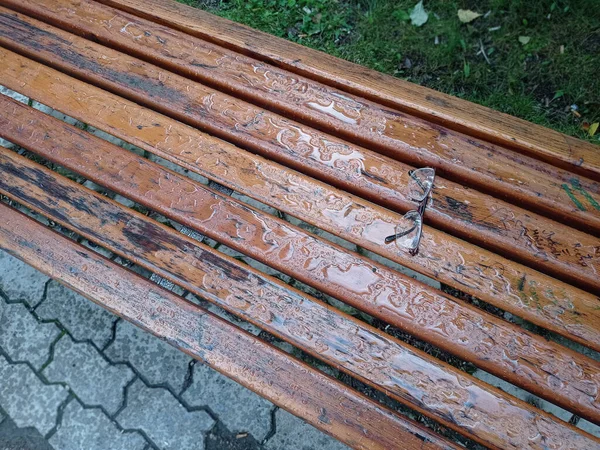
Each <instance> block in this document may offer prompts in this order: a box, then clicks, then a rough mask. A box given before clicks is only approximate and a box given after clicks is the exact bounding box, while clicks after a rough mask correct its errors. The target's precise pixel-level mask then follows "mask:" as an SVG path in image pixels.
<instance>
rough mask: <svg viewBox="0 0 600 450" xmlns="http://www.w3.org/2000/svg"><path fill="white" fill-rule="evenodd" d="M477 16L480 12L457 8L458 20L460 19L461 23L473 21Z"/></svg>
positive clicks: (479, 15)
mask: <svg viewBox="0 0 600 450" xmlns="http://www.w3.org/2000/svg"><path fill="white" fill-rule="evenodd" d="M478 17H481V14H479V13H476V12H474V11H471V10H470V9H459V10H458V20H460V21H461V22H462V23H469V22H473V21H474V20H475V19H477V18H478Z"/></svg>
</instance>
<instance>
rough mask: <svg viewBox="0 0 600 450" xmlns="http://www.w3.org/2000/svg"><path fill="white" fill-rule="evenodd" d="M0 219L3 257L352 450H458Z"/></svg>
mask: <svg viewBox="0 0 600 450" xmlns="http://www.w3.org/2000/svg"><path fill="white" fill-rule="evenodd" d="M0 217H1V218H2V220H0V248H2V249H3V250H4V251H7V252H9V253H11V254H13V255H14V256H16V257H18V258H20V259H22V260H23V261H24V262H26V263H27V264H30V265H32V266H34V267H35V268H36V269H38V270H41V271H42V272H44V273H46V274H47V275H49V276H51V277H53V278H55V279H57V280H58V281H60V282H61V283H63V284H65V285H66V286H68V287H69V288H71V289H74V290H76V291H78V292H79V293H81V294H83V295H84V296H86V297H87V298H88V299H90V300H92V301H93V302H95V303H97V304H98V305H100V306H101V307H103V308H106V309H108V310H109V311H111V312H113V313H115V314H117V315H119V316H120V317H122V318H124V319H125V320H128V321H130V322H132V323H134V324H135V325H137V326H139V327H141V328H143V329H144V330H145V331H147V332H150V333H152V334H154V335H155V336H158V337H159V338H161V339H163V340H165V341H167V342H168V343H169V344H171V345H173V346H174V347H176V348H178V349H179V350H181V351H183V352H185V353H187V354H188V355H190V356H192V357H194V358H196V359H198V360H200V361H203V362H204V363H206V364H208V365H209V366H211V367H212V368H213V369H216V370H218V371H219V372H221V373H223V374H224V375H227V376H228V377H230V378H232V379H233V380H234V381H236V382H238V383H240V384H242V385H244V386H245V387H247V388H248V389H251V390H252V391H254V392H256V393H257V394H259V395H261V396H263V397H265V398H267V399H268V400H270V401H272V402H273V403H275V404H277V405H279V406H281V407H282V408H284V409H286V410H288V411H290V412H291V413H293V414H296V415H298V416H300V417H301V418H302V419H304V420H306V421H308V422H309V423H311V424H312V425H314V426H316V427H317V428H319V429H321V430H323V431H324V432H326V433H328V434H330V435H332V436H334V437H335V438H337V439H339V440H341V441H342V442H345V443H346V444H348V445H350V446H352V447H353V448H360V449H365V450H370V449H382V450H384V449H389V448H397V447H398V446H400V447H402V448H407V449H411V450H412V449H414V450H417V449H422V448H425V449H455V448H457V447H456V446H455V444H453V443H451V442H448V441H447V440H446V439H444V438H442V437H441V436H439V435H437V434H435V433H433V432H431V431H430V430H428V429H427V428H425V427H423V426H421V425H419V424H416V423H415V422H413V421H412V420H409V419H406V418H404V417H400V416H398V415H397V414H396V413H394V412H392V411H390V410H389V409H387V408H385V407H383V406H382V405H380V404H378V403H376V402H374V401H372V400H370V399H368V398H366V397H365V396H363V395H361V394H359V393H357V392H356V391H353V390H351V389H349V388H348V387H346V386H344V385H343V384H342V383H340V382H338V381H336V380H334V379H333V378H331V377H329V376H327V375H324V374H322V373H321V372H319V371H317V370H315V369H313V368H312V367H309V366H308V365H306V364H304V363H302V362H300V361H298V360H297V359H295V358H293V357H291V356H289V355H287V354H285V353H283V352H282V351H281V350H279V349H277V348H275V347H273V346H271V345H269V344H267V343H265V342H263V341H261V340H260V339H258V338H255V337H254V336H252V335H250V334H248V333H246V332H245V331H243V330H241V329H239V328H237V327H236V326H234V325H231V324H230V323H228V322H226V321H225V320H222V319H220V318H218V317H216V316H215V315H213V314H211V313H210V312H208V311H206V310H204V309H202V308H200V307H198V306H196V305H193V304H191V303H189V302H187V301H185V300H183V299H182V298H180V297H177V296H175V295H173V294H171V293H170V292H168V291H166V290H164V289H161V288H159V287H158V286H156V285H155V284H154V283H151V282H149V281H147V280H145V279H143V278H141V277H139V276H138V275H135V274H133V273H132V272H129V271H127V270H126V269H124V268H122V267H120V266H118V265H117V264H115V263H112V262H110V261H108V260H107V259H105V258H103V257H101V256H100V255H98V254H96V253H94V252H93V251H91V250H89V249H87V248H85V247H82V246H80V245H77V244H75V243H74V242H72V241H70V240H69V239H67V238H65V237H64V236H61V235H59V234H57V233H55V232H53V231H51V230H50V229H48V228H47V227H44V226H42V225H40V224H39V223H37V222H36V221H34V220H32V219H30V218H28V217H26V216H24V215H23V214H21V213H18V212H16V211H15V210H13V209H11V208H9V207H8V206H6V205H4V204H0ZM149 300H150V301H149ZM267 380H268V382H267Z"/></svg>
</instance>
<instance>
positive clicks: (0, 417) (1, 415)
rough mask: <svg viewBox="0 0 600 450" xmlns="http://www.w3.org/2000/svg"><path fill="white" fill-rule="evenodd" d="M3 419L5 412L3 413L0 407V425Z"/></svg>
mask: <svg viewBox="0 0 600 450" xmlns="http://www.w3.org/2000/svg"><path fill="white" fill-rule="evenodd" d="M4 419H6V414H4V413H3V412H2V410H1V409H0V425H1V424H2V422H4Z"/></svg>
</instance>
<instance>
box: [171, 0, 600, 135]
mask: <svg viewBox="0 0 600 450" xmlns="http://www.w3.org/2000/svg"><path fill="white" fill-rule="evenodd" d="M179 1H180V2H181V3H185V4H188V5H191V6H196V7H199V8H203V9H205V10H207V11H209V12H212V13H214V14H217V15H219V16H223V17H227V18H229V19H231V20H234V21H236V22H241V23H244V24H246V25H249V26H251V27H253V28H257V29H260V30H262V31H265V32H267V33H271V34H274V35H276V36H280V37H283V38H285V39H289V40H291V41H294V42H298V43H300V44H303V45H306V46H308V47H312V48H315V49H319V50H322V51H325V52H327V53H330V54H332V55H335V56H338V57H340V58H344V59H347V60H350V61H353V62H356V63H358V64H362V65H364V66H367V67H370V68H372V69H375V70H378V71H381V72H385V73H388V74H391V75H394V76H396V77H399V78H403V79H405V80H408V81H411V82H413V83H417V84H421V85H423V86H428V87H431V88H433V89H436V90H439V91H442V92H446V93H448V94H452V95H455V96H458V97H462V98H465V99H468V100H471V101H473V102H476V103H480V104H482V105H486V106H489V107H490V108H493V109H496V110H499V111H503V112H506V113H509V114H512V115H514V116H517V117H521V118H523V119H525V120H529V121H531V122H535V123H538V124H541V125H544V126H547V127H550V128H554V129H556V130H558V131H561V132H563V133H566V134H569V135H572V136H576V137H578V138H582V139H587V140H590V141H593V142H596V143H600V130H598V132H597V133H596V135H595V136H594V137H591V136H589V133H588V131H587V127H588V126H589V124H593V123H595V122H598V121H600V0H573V1H568V0H557V1H553V0H527V1H525V0H512V1H511V0H481V1H474V0H466V1H462V2H458V1H452V0H424V7H425V10H426V11H427V13H428V20H427V22H426V23H425V24H423V25H422V26H419V27H417V26H415V25H412V24H411V21H410V18H409V16H410V13H411V11H412V8H413V7H414V6H415V4H416V0H408V1H406V0H360V1H356V0H221V1H219V0H179ZM461 8H462V9H469V10H472V11H474V12H476V13H480V14H482V15H481V16H480V17H478V18H476V19H475V20H473V21H472V22H470V23H461V21H460V20H459V18H458V15H457V12H458V10H459V9H461ZM484 52H485V54H484ZM572 105H576V106H573V107H572ZM573 109H575V111H576V112H573Z"/></svg>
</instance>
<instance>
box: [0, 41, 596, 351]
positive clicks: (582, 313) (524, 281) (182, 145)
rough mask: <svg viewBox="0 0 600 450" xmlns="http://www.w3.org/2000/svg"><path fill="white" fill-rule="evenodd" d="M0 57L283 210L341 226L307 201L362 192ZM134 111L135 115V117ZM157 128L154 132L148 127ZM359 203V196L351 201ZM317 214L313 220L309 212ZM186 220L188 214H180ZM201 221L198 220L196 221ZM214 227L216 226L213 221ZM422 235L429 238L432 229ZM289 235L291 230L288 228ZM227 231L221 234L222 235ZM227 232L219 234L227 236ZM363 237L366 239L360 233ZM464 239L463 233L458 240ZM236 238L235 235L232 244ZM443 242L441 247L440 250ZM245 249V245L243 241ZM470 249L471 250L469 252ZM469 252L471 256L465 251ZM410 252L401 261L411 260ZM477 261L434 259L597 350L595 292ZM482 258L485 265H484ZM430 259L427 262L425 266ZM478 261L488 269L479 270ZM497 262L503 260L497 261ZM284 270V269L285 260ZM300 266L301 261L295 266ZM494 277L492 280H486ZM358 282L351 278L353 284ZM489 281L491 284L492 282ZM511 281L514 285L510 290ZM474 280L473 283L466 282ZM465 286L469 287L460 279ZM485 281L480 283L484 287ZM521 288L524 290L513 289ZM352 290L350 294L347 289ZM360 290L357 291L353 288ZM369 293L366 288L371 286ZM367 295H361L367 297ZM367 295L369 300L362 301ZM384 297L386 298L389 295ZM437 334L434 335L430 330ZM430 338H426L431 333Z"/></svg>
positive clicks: (11, 72) (31, 84)
mask: <svg viewBox="0 0 600 450" xmlns="http://www.w3.org/2000/svg"><path fill="white" fill-rule="evenodd" d="M0 57H2V58H3V60H4V61H5V64H4V65H3V66H0V83H3V84H5V85H7V86H8V87H11V88H13V89H15V90H19V91H22V92H24V93H25V94H26V95H29V96H30V97H32V98H35V99H37V100H39V101H41V102H42V103H45V104H48V105H50V106H54V107H55V108H58V109H60V110H62V111H63V112H64V113H67V114H69V115H71V116H73V117H76V118H78V119H80V120H82V121H84V122H85V123H89V124H90V125H93V126H96V127H99V128H100V129H104V130H105V131H107V132H109V133H111V134H114V135H116V136H118V137H120V138H122V139H124V140H126V141H129V142H132V143H133V144H135V145H138V146H140V147H141V148H143V149H145V150H148V151H150V152H153V153H156V154H158V155H160V156H162V157H164V158H166V159H168V160H170V161H172V162H174V163H176V164H180V165H182V166H184V167H186V168H188V169H190V170H192V171H195V172H198V173H200V174H201V175H204V176H207V177H209V178H212V179H215V180H217V181H218V182H220V183H223V184H225V185H227V186H229V187H231V188H233V189H235V190H237V191H239V192H242V193H244V194H246V195H248V196H251V197H254V198H257V199H258V200H260V201H263V202H265V203H271V204H273V205H274V206H275V207H277V208H278V209H281V210H284V211H285V212H288V213H290V214H292V215H295V216H299V217H302V218H303V219H304V220H307V221H309V222H311V223H313V224H317V225H319V226H322V227H324V228H328V229H330V230H332V231H335V228H334V227H332V226H330V222H326V221H324V220H323V219H327V218H326V217H324V216H322V217H321V218H319V217H317V216H316V215H315V211H318V209H319V208H318V207H316V206H315V207H311V208H308V209H302V207H303V205H304V204H308V205H313V204H314V205H319V199H318V198H317V197H318V196H323V197H330V196H334V197H340V198H342V199H343V200H344V202H351V201H354V202H357V201H358V200H357V199H352V198H351V197H348V196H346V197H344V194H343V193H340V192H337V191H335V190H332V189H331V188H329V187H328V186H327V185H324V184H322V183H319V182H316V181H314V180H310V179H306V178H301V177H300V176H299V175H298V174H292V173H290V172H289V171H286V170H285V169H283V168H281V167H280V166H278V165H277V164H274V163H271V162H269V161H266V160H264V159H262V158H260V157H258V156H255V155H251V154H249V153H247V152H244V151H241V150H239V149H237V148H235V147H233V146H231V145H229V144H227V143H225V142H223V141H219V140H217V139H214V138H211V137H209V136H207V135H205V134H202V133H200V132H198V131H197V130H195V129H193V128H191V127H188V126H186V125H183V124H181V123H179V122H177V121H174V120H172V119H170V118H167V117H165V116H162V115H161V114H158V113H155V112H153V111H151V110H148V109H146V108H142V107H140V106H139V105H136V104H134V103H132V102H129V101H127V100H124V99H121V98H120V97H117V96H115V95H113V94H110V93H108V92H106V91H102V90H100V89H98V88H95V87H93V86H89V85H85V84H84V83H82V82H80V81H78V80H75V79H73V78H70V77H68V76H66V75H63V74H61V73H59V72H57V71H55V70H53V69H50V68H47V67H45V66H42V65H40V64H38V63H35V62H33V61H31V60H28V59H26V58H23V57H21V56H16V55H14V54H13V53H11V52H8V51H6V50H3V49H1V48H0ZM131 117H135V118H137V121H136V122H135V123H134V121H131V120H130V119H131ZM138 124H148V125H150V124H153V126H152V127H151V128H148V127H142V128H141V129H140V128H138V127H137V125H138ZM149 130H152V132H149ZM292 195H293V196H294V198H298V199H302V201H303V202H305V203H302V202H295V203H294V204H291V203H287V202H286V201H285V200H284V199H285V198H289V197H290V196H292ZM353 204H356V203H353ZM358 205H360V206H357V207H356V208H362V209H366V207H365V204H364V203H359V204H358ZM379 217H380V218H381V219H382V221H391V222H392V223H393V220H394V219H393V218H389V215H387V214H386V215H380V216H379ZM311 219H314V220H311ZM180 220H182V221H185V220H186V218H182V219H180ZM194 225H195V226H202V225H201V224H200V225H198V224H192V225H191V226H194ZM208 228H209V230H207V232H208V233H211V232H212V231H211V230H213V229H214V228H211V227H208ZM425 233H426V234H425V237H424V243H425V244H426V243H427V242H429V238H428V233H429V229H426V232H425ZM282 234H283V235H285V234H286V232H282ZM342 234H343V236H344V237H346V238H349V239H350V240H356V238H357V237H358V238H360V236H356V235H353V234H349V233H345V234H344V233H342ZM222 238H223V237H222ZM222 238H221V239H222ZM358 242H360V243H361V245H364V240H362V241H361V240H360V239H359V240H358ZM458 242H460V241H458ZM433 243H434V244H435V245H431V246H429V247H426V248H427V250H426V251H427V252H429V251H434V255H435V256H436V257H438V258H445V259H446V260H447V259H448V256H449V255H452V254H453V253H452V252H451V251H450V249H451V248H456V245H454V243H452V242H451V243H450V244H451V245H450V246H449V247H447V249H446V248H445V247H444V246H445V245H447V244H446V241H445V240H443V239H435V240H434V241H433ZM233 245H234V246H235V243H234V244H233ZM438 249H441V250H443V251H442V252H439V253H438V252H437V251H438ZM242 252H244V249H242ZM469 254H472V253H471V252H469ZM253 257H255V258H257V259H261V258H263V260H264V258H266V260H267V261H271V262H270V263H269V264H271V265H272V264H273V262H274V261H273V258H271V257H270V256H269V255H265V256H260V254H253ZM467 260H469V259H468V258H467ZM411 261H412V259H410V258H406V259H404V260H401V262H404V263H406V262H409V263H410V262H411ZM473 261H474V262H471V263H469V264H474V266H469V265H468V264H467V262H466V260H455V261H450V263H451V264H455V266H450V270H449V271H446V270H445V269H444V266H443V265H439V266H434V267H433V269H434V270H438V274H437V275H438V277H439V278H440V279H442V281H444V282H447V283H448V284H451V283H452V281H455V283H456V282H458V283H459V284H458V286H459V287H462V283H464V282H473V281H476V280H477V278H475V274H477V275H478V276H479V275H481V276H483V277H484V278H485V279H484V281H483V282H482V283H481V284H479V285H475V286H474V289H473V292H475V295H477V296H479V297H480V298H483V299H484V300H486V301H490V302H491V303H493V304H495V305H497V306H499V307H501V308H504V309H506V310H508V311H510V312H512V313H513V314H516V315H519V316H523V317H525V318H526V319H528V320H530V321H532V322H534V323H536V324H538V325H540V326H542V327H545V328H548V329H551V330H553V331H556V332H557V333H559V334H562V335H564V336H566V337H569V338H571V339H573V340H576V341H578V342H580V343H582V344H584V345H587V346H589V347H591V348H594V349H596V350H598V349H600V335H599V330H598V324H600V311H598V308H597V304H598V301H599V299H598V298H597V297H595V296H593V295H590V294H587V293H585V292H583V291H580V290H578V289H575V288H573V287H570V286H568V285H565V284H562V283H558V282H556V281H555V280H552V279H550V278H548V277H545V276H543V275H541V274H539V273H535V272H533V271H530V270H528V269H526V268H523V267H519V266H518V265H515V264H514V263H511V262H509V261H506V260H503V259H498V258H497V257H495V256H493V255H487V256H486V257H484V258H483V259H481V260H478V259H474V260H473ZM478 261H479V263H480V264H482V266H478V265H477V264H478ZM458 265H462V266H463V270H462V272H463V273H466V274H469V273H471V274H473V275H474V276H473V277H469V278H461V276H462V275H461V274H460V273H459V272H460V271H459V270H458V267H459V266H458ZM425 267H428V266H425ZM478 267H479V268H481V267H487V268H489V269H483V270H481V269H480V270H478ZM494 268H497V270H496V269H494ZM280 270H284V271H285V268H284V267H282V268H280ZM296 270H298V269H296ZM297 276H299V278H300V279H302V281H304V282H308V283H309V284H310V283H311V281H312V282H315V281H316V278H315V275H314V271H313V272H310V274H308V275H307V276H306V277H304V278H303V277H302V275H301V274H299V275H298V274H297ZM330 283H331V280H326V282H324V283H323V284H322V285H321V286H319V289H322V290H324V291H325V292H328V293H330V294H331V295H334V296H336V293H337V292H340V291H339V289H344V286H343V284H344V282H343V281H341V282H340V283H334V284H330ZM488 283H489V284H488ZM349 285H350V286H352V285H353V284H352V283H351V284H349ZM488 286H491V290H488V289H490V288H489V287H488ZM505 286H508V290H505ZM538 286H546V289H538V288H537V287H538ZM467 287H468V286H467ZM372 289H373V288H372V287H371V286H370V285H369V284H368V283H367V285H366V286H365V290H366V292H372ZM462 289H463V290H467V289H466V288H465V287H462ZM480 289H482V290H481V291H480ZM342 292H344V295H345V296H346V299H347V301H348V300H350V301H352V299H353V296H352V295H351V294H352V293H348V292H347V291H345V290H343V291H342ZM514 292H518V293H519V296H515V295H514V294H513V293H514ZM348 294H350V295H348ZM354 295H358V293H355V294H354ZM367 295H368V294H367ZM361 298H362V297H361V296H360V295H359V296H358V297H357V301H358V302H360V301H361ZM362 303H363V304H364V303H369V302H368V301H362ZM384 304H387V302H385V303H384ZM432 338H434V337H433V336H432ZM426 340H427V339H426Z"/></svg>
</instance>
